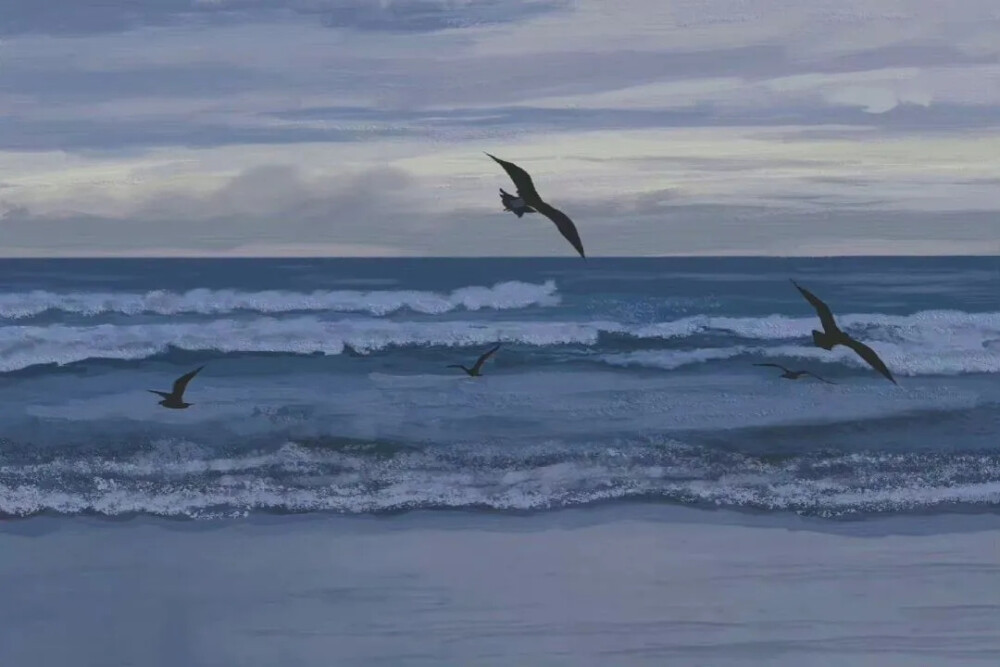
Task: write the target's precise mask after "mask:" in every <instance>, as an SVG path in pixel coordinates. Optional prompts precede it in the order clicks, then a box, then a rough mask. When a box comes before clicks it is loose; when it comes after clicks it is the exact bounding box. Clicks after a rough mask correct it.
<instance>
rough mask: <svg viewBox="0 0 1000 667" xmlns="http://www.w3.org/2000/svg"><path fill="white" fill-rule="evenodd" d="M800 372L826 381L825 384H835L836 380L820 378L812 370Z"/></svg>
mask: <svg viewBox="0 0 1000 667" xmlns="http://www.w3.org/2000/svg"><path fill="white" fill-rule="evenodd" d="M802 372H803V373H805V374H806V375H808V376H809V377H814V378H816V379H817V380H819V381H820V382H825V383H827V384H837V383H836V382H830V381H829V380H827V379H825V378H821V377H820V376H818V375H816V374H815V373H813V372H811V371H802Z"/></svg>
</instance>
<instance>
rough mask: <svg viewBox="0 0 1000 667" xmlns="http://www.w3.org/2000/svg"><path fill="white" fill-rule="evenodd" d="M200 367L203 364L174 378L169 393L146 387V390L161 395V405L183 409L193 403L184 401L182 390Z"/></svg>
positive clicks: (173, 408)
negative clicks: (172, 386)
mask: <svg viewBox="0 0 1000 667" xmlns="http://www.w3.org/2000/svg"><path fill="white" fill-rule="evenodd" d="M202 368H204V366H200V367H198V368H196V369H195V370H193V371H191V372H190V373H185V374H184V375H182V376H180V377H179V378H177V379H176V380H174V388H173V390H172V391H171V392H170V393H169V394H168V393H167V392H165V391H156V390H155V389H147V390H146V391H148V392H150V393H151V394H158V395H160V396H162V397H163V400H162V401H160V405H162V406H163V407H165V408H170V409H172V410H183V409H184V408H187V407H188V406H191V405H194V403H185V402H184V390H185V389H186V388H187V386H188V382H190V381H191V378H193V377H194V376H195V375H197V374H198V372H199V371H200V370H201V369H202Z"/></svg>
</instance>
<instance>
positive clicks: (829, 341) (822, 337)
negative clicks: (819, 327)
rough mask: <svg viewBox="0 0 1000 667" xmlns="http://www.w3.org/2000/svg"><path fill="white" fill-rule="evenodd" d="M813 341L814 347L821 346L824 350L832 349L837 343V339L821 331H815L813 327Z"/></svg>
mask: <svg viewBox="0 0 1000 667" xmlns="http://www.w3.org/2000/svg"><path fill="white" fill-rule="evenodd" d="M812 334H813V343H814V344H815V345H816V347H821V348H823V349H824V350H832V349H833V346H834V345H836V344H837V341H836V340H835V339H834V338H833V337H832V336H828V335H826V333H825V332H823V331H816V330H815V329H813V332H812Z"/></svg>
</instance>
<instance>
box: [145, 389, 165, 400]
mask: <svg viewBox="0 0 1000 667" xmlns="http://www.w3.org/2000/svg"><path fill="white" fill-rule="evenodd" d="M146 391H148V392H149V393H150V394H156V395H157V396H162V397H163V398H170V394H168V393H167V392H165V391H156V390H155V389H147V390H146Z"/></svg>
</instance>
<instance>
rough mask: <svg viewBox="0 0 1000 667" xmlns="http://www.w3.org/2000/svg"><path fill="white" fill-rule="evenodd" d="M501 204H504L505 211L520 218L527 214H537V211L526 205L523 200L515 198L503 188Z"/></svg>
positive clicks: (501, 189)
mask: <svg viewBox="0 0 1000 667" xmlns="http://www.w3.org/2000/svg"><path fill="white" fill-rule="evenodd" d="M500 202H501V203H502V204H503V210H505V211H510V212H511V213H513V214H514V215H516V216H517V217H519V218H520V217H521V216H522V215H524V214H525V213H537V211H536V210H535V209H533V208H531V207H530V206H528V205H527V204H525V203H524V200H523V199H521V198H520V197H515V196H514V195H512V194H511V193H509V192H507V191H505V190H504V189H503V188H500Z"/></svg>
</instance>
